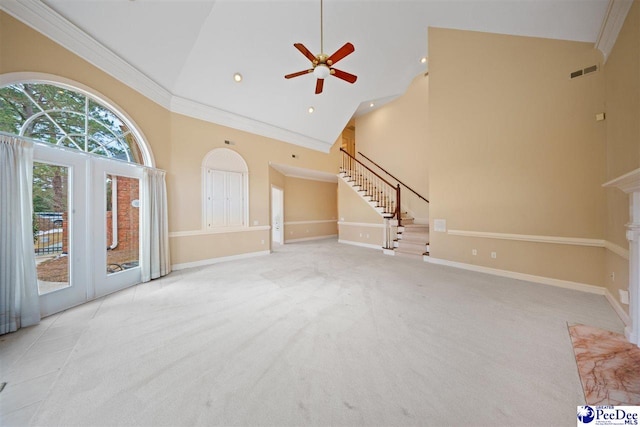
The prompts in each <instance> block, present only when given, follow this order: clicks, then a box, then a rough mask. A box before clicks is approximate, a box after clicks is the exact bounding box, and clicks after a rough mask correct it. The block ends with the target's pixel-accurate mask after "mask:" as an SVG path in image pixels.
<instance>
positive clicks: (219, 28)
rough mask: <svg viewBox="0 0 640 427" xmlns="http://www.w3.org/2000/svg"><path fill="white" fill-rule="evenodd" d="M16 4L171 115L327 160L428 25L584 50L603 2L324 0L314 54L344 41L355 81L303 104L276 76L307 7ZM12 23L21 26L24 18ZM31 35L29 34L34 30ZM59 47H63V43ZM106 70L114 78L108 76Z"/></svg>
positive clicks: (411, 72)
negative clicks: (100, 49) (95, 53)
mask: <svg viewBox="0 0 640 427" xmlns="http://www.w3.org/2000/svg"><path fill="white" fill-rule="evenodd" d="M8 1H16V0H2V3H0V4H3V6H6V5H7V2H8ZM17 3H20V4H23V5H27V6H28V8H29V9H30V10H36V11H37V14H39V15H46V13H44V12H47V13H49V14H51V15H59V16H60V17H62V18H64V21H69V23H71V24H72V25H71V26H72V27H73V26H75V27H77V28H79V29H80V30H82V31H83V32H84V33H86V34H88V35H89V36H90V37H91V38H93V39H95V40H96V41H98V42H99V43H100V44H101V45H103V46H104V47H106V48H107V49H108V50H110V51H111V52H112V53H115V54H116V55H117V56H118V57H120V58H122V59H123V60H125V61H126V62H127V63H128V64H130V65H131V66H132V67H133V68H135V69H136V70H137V71H139V72H140V73H142V74H144V76H146V78H148V80H149V79H150V81H152V82H154V83H155V84H157V85H158V86H159V87H161V88H162V90H164V91H166V93H168V94H169V97H170V99H171V101H170V102H169V108H172V109H173V110H176V109H178V110H180V112H186V113H190V112H192V111H193V112H194V114H193V115H195V116H200V117H201V118H207V117H211V120H212V121H216V119H215V117H223V118H224V120H222V122H223V124H227V125H231V126H234V127H238V128H242V129H245V130H249V131H253V132H255V133H259V134H264V135H267V136H275V137H278V138H280V139H283V140H285V141H287V142H290V143H294V144H299V145H303V146H309V147H311V148H315V149H320V150H328V148H329V147H330V146H331V145H332V144H333V142H334V141H335V140H336V138H337V137H338V136H339V134H340V132H341V131H342V129H343V128H344V126H345V125H346V124H347V122H348V121H349V119H350V118H351V117H352V116H353V115H354V114H356V112H358V113H361V112H363V111H366V110H367V109H369V103H370V102H372V101H373V102H375V103H376V104H377V105H382V104H383V103H384V102H388V101H389V100H392V99H394V98H395V97H397V96H399V95H401V94H402V93H403V92H404V91H405V90H406V88H407V87H408V85H409V83H410V82H411V80H412V79H413V78H414V77H415V76H417V75H418V74H420V73H422V72H425V71H426V70H427V67H428V64H421V63H420V61H419V60H420V58H421V57H423V56H427V55H428V52H427V28H428V27H430V26H433V27H444V28H455V29H465V30H475V31H486V32H493V33H503V34H514V35H524V36H536V37H545V38H555V39H564V40H575V41H586V42H595V41H596V39H597V38H598V34H599V31H600V28H601V25H602V22H603V19H604V17H605V15H606V13H607V8H608V4H609V2H608V0H529V1H527V0H501V1H498V0H447V1H435V0H434V1H428V0H423V1H417V0H415V1H404V0H396V1H385V0H379V1H376V0H369V1H365V0H359V1H352V0H325V2H324V46H325V53H327V54H331V53H333V52H334V51H335V50H336V49H338V48H339V47H340V46H342V45H343V44H344V43H345V42H347V41H349V42H351V43H353V44H354V46H355V49H356V50H355V52H354V53H353V54H351V55H349V56H347V57H346V58H345V59H343V60H342V61H341V62H340V63H339V64H338V66H337V68H340V69H342V70H344V71H348V72H350V73H353V74H356V75H358V81H357V82H356V83H355V84H354V85H350V84H348V83H346V82H344V81H342V80H339V79H337V78H334V77H329V78H327V80H326V81H325V85H324V92H323V93H322V94H320V95H315V94H314V88H315V79H314V78H313V77H312V75H305V76H301V77H298V78H295V79H291V80H285V79H284V77H283V76H284V75H285V74H288V73H292V72H295V71H300V70H304V69H306V68H309V65H310V64H309V62H308V60H307V59H305V57H304V56H302V55H301V54H300V53H299V52H298V51H297V50H296V49H295V48H294V47H293V43H296V42H301V43H304V44H305V45H306V46H307V47H308V48H309V49H310V50H311V51H312V52H313V53H319V50H320V2H319V0H313V1H311V0H296V1H272V0H254V1H242V0H217V1H213V0H198V1H188V0H180V1H171V0H136V1H131V0H92V1H86V0H44V1H43V2H36V1H33V0H17ZM4 8H5V9H11V10H10V13H12V14H13V15H14V16H16V15H20V13H21V12H20V10H19V9H20V8H16V7H14V6H11V7H9V6H7V7H4ZM43 8H46V9H47V10H46V11H44V12H43V11H42V10H41V9H43ZM49 8H50V9H51V10H49ZM16 10H18V12H16ZM18 18H19V19H22V20H23V21H25V22H26V21H28V20H29V19H31V18H29V17H28V16H26V14H25V16H18ZM49 19H50V18H49ZM27 23H29V22H27ZM31 25H32V26H34V27H36V28H38V25H37V23H36V24H34V23H33V22H32V23H31ZM55 26H56V27H59V26H60V24H59V23H56V24H55ZM51 33H52V34H53V33H55V31H53V30H52V31H51ZM49 36H51V37H52V38H54V39H55V38H56V36H55V34H54V35H53V36H52V35H51V34H49ZM61 44H63V45H64V46H67V47H69V46H70V45H72V44H73V42H66V43H64V42H63V43H61ZM72 49H73V47H72ZM93 50H95V49H93ZM80 54H82V53H81V52H80ZM103 68H108V66H103ZM106 71H107V72H110V73H111V74H113V75H116V76H117V75H118V72H117V70H115V71H114V70H106ZM236 72H239V73H241V74H242V75H243V77H244V80H243V81H242V82H241V83H236V82H234V80H233V74H234V73H236ZM135 82H136V79H135V78H133V79H132V80H131V81H130V82H128V84H131V85H133V86H136V83H135ZM310 106H313V107H314V108H315V112H314V113H313V114H309V113H308V112H307V109H308V107H310ZM174 107H175V108H174ZM210 111H214V112H215V114H212V113H211V114H210Z"/></svg>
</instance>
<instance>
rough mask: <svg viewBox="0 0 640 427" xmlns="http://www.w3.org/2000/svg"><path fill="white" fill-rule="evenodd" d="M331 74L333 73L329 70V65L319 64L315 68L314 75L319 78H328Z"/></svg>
mask: <svg viewBox="0 0 640 427" xmlns="http://www.w3.org/2000/svg"><path fill="white" fill-rule="evenodd" d="M329 74H331V70H329V67H327V66H326V65H324V64H319V65H317V66H316V68H314V69H313V75H314V76H315V77H316V78H317V79H326V78H327V77H329Z"/></svg>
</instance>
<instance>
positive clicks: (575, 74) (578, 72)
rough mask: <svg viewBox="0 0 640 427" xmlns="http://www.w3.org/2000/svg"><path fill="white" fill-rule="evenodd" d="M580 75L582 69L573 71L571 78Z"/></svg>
mask: <svg viewBox="0 0 640 427" xmlns="http://www.w3.org/2000/svg"><path fill="white" fill-rule="evenodd" d="M581 75H582V70H578V71H574V72H573V73H571V78H572V79H575V78H576V77H580V76H581Z"/></svg>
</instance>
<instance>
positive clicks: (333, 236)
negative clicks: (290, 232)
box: [284, 234, 338, 244]
mask: <svg viewBox="0 0 640 427" xmlns="http://www.w3.org/2000/svg"><path fill="white" fill-rule="evenodd" d="M336 237H338V235H337V234H328V235H326V236H314V237H302V238H300V239H285V240H284V243H285V244H287V243H296V242H307V241H309V240H326V239H335V238H336Z"/></svg>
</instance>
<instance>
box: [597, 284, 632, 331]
mask: <svg viewBox="0 0 640 427" xmlns="http://www.w3.org/2000/svg"><path fill="white" fill-rule="evenodd" d="M604 297H605V298H606V299H607V301H609V304H611V307H613V310H614V311H615V312H616V314H617V315H618V317H619V318H620V320H622V322H623V323H624V324H625V326H631V317H629V315H628V314H627V312H626V311H624V309H623V308H622V306H621V305H620V302H618V300H617V299H616V298H615V297H614V296H613V295H612V294H611V292H609V289H606V288H605V290H604Z"/></svg>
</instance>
